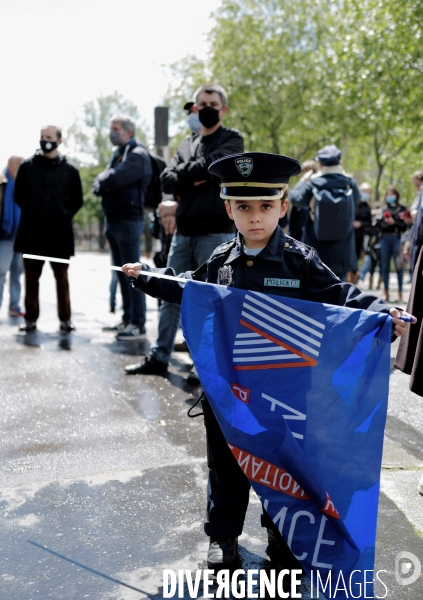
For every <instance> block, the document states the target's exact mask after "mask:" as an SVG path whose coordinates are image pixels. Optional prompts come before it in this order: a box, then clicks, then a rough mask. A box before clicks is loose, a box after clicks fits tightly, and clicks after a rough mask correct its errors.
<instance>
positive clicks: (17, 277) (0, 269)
mask: <svg viewBox="0 0 423 600" xmlns="http://www.w3.org/2000/svg"><path fill="white" fill-rule="evenodd" d="M13 243H14V242H13V240H0V307H1V305H2V301H3V291H4V282H5V279H6V274H7V272H8V271H10V275H9V279H10V298H9V316H11V317H20V316H22V315H23V313H22V311H21V308H20V305H19V303H20V299H21V275H22V271H23V260H22V254H20V252H14V251H13Z"/></svg>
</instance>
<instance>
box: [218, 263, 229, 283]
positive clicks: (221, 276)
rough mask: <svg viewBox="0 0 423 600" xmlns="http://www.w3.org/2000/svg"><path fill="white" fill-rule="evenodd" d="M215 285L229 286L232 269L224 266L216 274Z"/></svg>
mask: <svg viewBox="0 0 423 600" xmlns="http://www.w3.org/2000/svg"><path fill="white" fill-rule="evenodd" d="M217 283H218V284H219V285H231V283H232V267H231V265H224V266H223V267H220V269H219V270H218V272H217Z"/></svg>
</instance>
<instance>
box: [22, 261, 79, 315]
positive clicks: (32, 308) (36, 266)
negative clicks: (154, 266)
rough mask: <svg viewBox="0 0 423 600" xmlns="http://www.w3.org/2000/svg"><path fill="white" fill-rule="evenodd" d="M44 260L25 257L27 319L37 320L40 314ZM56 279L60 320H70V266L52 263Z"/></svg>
mask: <svg viewBox="0 0 423 600" xmlns="http://www.w3.org/2000/svg"><path fill="white" fill-rule="evenodd" d="M43 266H44V261H42V260H32V259H28V258H24V269H25V312H26V315H25V319H26V320H27V321H36V320H37V319H38V317H39V314H40V305H39V300H38V291H39V279H40V276H41V272H42V270H43ZM50 266H51V268H52V269H53V273H54V277H55V279H56V290H57V312H58V315H59V319H60V321H69V320H70V318H71V306H70V296H69V281H68V267H69V265H65V264H62V263H53V262H52V263H50Z"/></svg>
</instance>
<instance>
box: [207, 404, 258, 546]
mask: <svg viewBox="0 0 423 600" xmlns="http://www.w3.org/2000/svg"><path fill="white" fill-rule="evenodd" d="M202 405H203V412H204V424H205V426H206V435H207V465H208V467H209V480H208V485H207V521H206V523H205V524H204V531H205V532H206V535H209V536H210V535H224V536H231V537H234V536H239V535H241V533H242V528H243V525H244V520H245V513H246V512H247V507H248V500H249V495H250V482H249V481H248V479H247V478H246V476H245V475H244V473H243V472H242V470H241V468H240V466H239V465H238V463H237V461H236V459H235V457H234V455H233V454H232V452H231V451H230V449H229V447H228V444H227V443H226V440H225V438H224V437H223V434H222V432H221V430H220V427H219V424H218V422H217V420H216V417H215V416H214V413H213V410H212V408H211V406H210V404H209V402H208V401H207V400H203V401H202Z"/></svg>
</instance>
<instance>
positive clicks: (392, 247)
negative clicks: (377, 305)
mask: <svg viewBox="0 0 423 600" xmlns="http://www.w3.org/2000/svg"><path fill="white" fill-rule="evenodd" d="M406 209H407V207H406V206H404V205H403V204H400V193H399V191H398V190H397V189H396V188H395V187H393V186H389V187H388V188H387V189H386V194H385V206H384V207H383V208H382V214H381V215H380V216H379V217H378V218H377V220H376V225H377V227H379V229H380V231H381V233H382V238H381V240H380V255H381V262H380V270H381V273H382V278H383V283H384V287H385V300H386V302H389V272H390V269H391V260H392V259H393V260H394V264H395V270H396V272H397V277H398V302H402V279H403V267H402V266H401V267H400V268H399V264H398V263H399V262H400V261H399V260H398V255H399V252H400V244H401V235H402V234H403V233H404V231H405V230H406V229H407V223H406V222H405V221H404V219H403V217H404V211H405V210H406ZM401 262H402V261H401Z"/></svg>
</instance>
